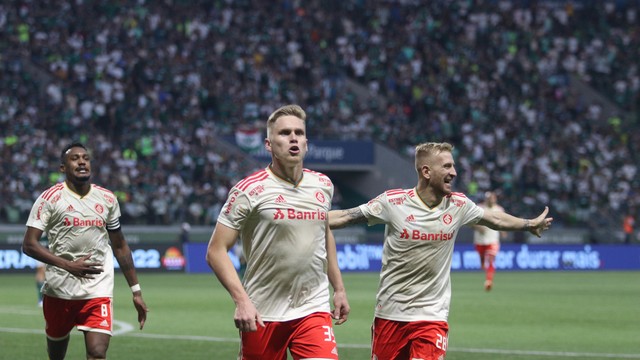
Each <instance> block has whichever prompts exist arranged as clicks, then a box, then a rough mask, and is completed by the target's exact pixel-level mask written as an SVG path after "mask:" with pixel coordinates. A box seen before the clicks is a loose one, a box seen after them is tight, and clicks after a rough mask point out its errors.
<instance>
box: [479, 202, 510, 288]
mask: <svg viewBox="0 0 640 360" xmlns="http://www.w3.org/2000/svg"><path fill="white" fill-rule="evenodd" d="M478 206H480V207H481V208H484V209H488V210H491V211H501V212H504V209H503V208H502V206H500V205H498V195H497V194H496V193H495V192H493V191H487V192H486V193H485V194H484V202H483V203H481V204H478ZM473 230H474V231H473V244H474V245H475V248H476V251H477V252H478V255H480V266H481V267H482V270H484V271H485V281H484V289H485V290H486V291H491V288H492V287H493V275H494V274H495V272H496V267H495V264H494V263H495V259H496V256H497V255H498V252H499V251H500V238H502V237H504V236H505V234H506V233H505V232H504V231H497V230H493V229H491V228H488V227H486V226H480V225H474V226H473Z"/></svg>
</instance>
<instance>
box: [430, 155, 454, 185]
mask: <svg viewBox="0 0 640 360" xmlns="http://www.w3.org/2000/svg"><path fill="white" fill-rule="evenodd" d="M429 168H430V171H429V174H430V175H431V178H430V180H429V185H430V186H432V187H433V188H434V190H436V191H437V192H439V193H440V194H441V195H449V194H451V184H452V182H453V179H454V178H455V177H456V176H457V175H458V173H457V172H456V168H455V162H454V161H453V155H451V153H450V152H448V151H443V152H441V153H439V154H437V155H435V156H433V158H432V160H431V165H430V166H429Z"/></svg>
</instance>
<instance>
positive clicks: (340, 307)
mask: <svg viewBox="0 0 640 360" xmlns="http://www.w3.org/2000/svg"><path fill="white" fill-rule="evenodd" d="M326 247H327V276H328V277H329V282H330V283H331V286H332V287H333V306H334V308H333V311H332V314H331V315H332V316H333V318H334V319H335V320H337V321H336V325H340V324H342V323H344V322H345V321H347V318H348V316H349V312H350V311H351V308H350V307H349V301H348V300H347V291H346V289H345V287H344V283H343V282H342V274H341V273H340V267H338V255H337V251H336V239H335V238H334V237H333V233H332V232H331V230H330V229H329V226H328V224H327V232H326Z"/></svg>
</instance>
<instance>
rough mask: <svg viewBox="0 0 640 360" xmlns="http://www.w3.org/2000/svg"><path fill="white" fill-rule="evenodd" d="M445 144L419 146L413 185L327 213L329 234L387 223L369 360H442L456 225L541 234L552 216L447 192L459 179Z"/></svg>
mask: <svg viewBox="0 0 640 360" xmlns="http://www.w3.org/2000/svg"><path fill="white" fill-rule="evenodd" d="M452 150H453V147H452V146H451V145H450V144H448V143H424V144H420V145H418V146H417V147H416V152H415V167H416V171H417V172H418V184H417V186H416V187H415V188H413V189H395V190H388V191H386V192H384V193H382V194H380V195H379V196H377V197H376V198H374V199H372V200H371V201H369V202H368V203H366V204H362V205H360V206H359V207H355V208H351V209H346V210H332V211H331V212H330V213H329V224H330V226H331V228H339V227H343V226H346V225H350V224H357V223H364V222H368V224H369V225H374V224H385V225H386V228H385V239H384V248H383V253H382V270H381V273H380V282H379V286H378V293H377V296H376V300H377V302H376V308H375V318H374V323H373V331H372V336H373V339H372V340H373V341H372V355H371V356H372V359H378V360H389V359H424V360H440V359H443V358H444V357H445V354H446V350H447V341H448V332H449V325H448V323H447V318H448V316H449V304H450V300H451V280H450V267H451V255H452V253H453V244H454V241H455V239H456V236H457V234H458V230H459V229H460V227H462V226H463V225H466V224H475V223H477V224H480V225H484V226H488V227H490V228H492V229H496V230H511V231H515V230H522V231H529V232H531V233H532V234H534V235H536V236H540V233H541V232H542V231H543V230H546V229H548V228H549V226H550V224H551V222H552V220H553V219H552V218H547V217H546V215H547V213H548V211H549V209H548V208H547V207H545V209H544V211H543V212H542V213H541V214H540V215H539V216H538V217H536V218H535V219H522V218H518V217H515V216H512V215H509V214H507V213H505V212H500V211H494V210H491V209H483V208H481V207H479V206H477V205H476V204H474V203H473V202H472V201H471V200H469V199H468V198H466V197H465V196H464V195H463V194H461V193H454V192H452V191H451V186H452V182H453V179H454V178H455V177H456V175H457V173H456V170H455V166H454V165H455V163H454V160H453V155H452Z"/></svg>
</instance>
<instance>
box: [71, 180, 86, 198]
mask: <svg viewBox="0 0 640 360" xmlns="http://www.w3.org/2000/svg"><path fill="white" fill-rule="evenodd" d="M65 183H66V184H67V187H68V188H69V190H71V191H73V192H74V193H76V194H78V195H80V196H81V197H82V196H85V195H87V194H88V193H89V190H91V182H89V181H87V182H76V183H74V182H71V181H69V180H65Z"/></svg>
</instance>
